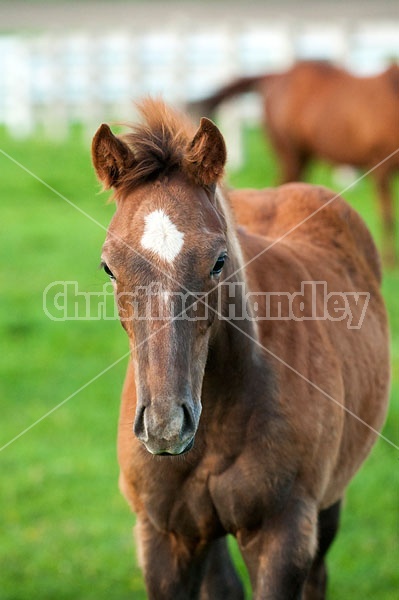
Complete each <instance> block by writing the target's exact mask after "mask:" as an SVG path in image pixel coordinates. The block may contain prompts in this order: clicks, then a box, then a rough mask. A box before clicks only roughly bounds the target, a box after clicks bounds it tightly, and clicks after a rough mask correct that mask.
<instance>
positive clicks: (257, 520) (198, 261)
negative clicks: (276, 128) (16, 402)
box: [92, 100, 389, 600]
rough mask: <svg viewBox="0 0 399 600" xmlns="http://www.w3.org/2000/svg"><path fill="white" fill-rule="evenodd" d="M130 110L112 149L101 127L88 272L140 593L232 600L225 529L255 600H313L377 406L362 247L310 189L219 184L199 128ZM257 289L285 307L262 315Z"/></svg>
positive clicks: (380, 368) (214, 153) (381, 379)
mask: <svg viewBox="0 0 399 600" xmlns="http://www.w3.org/2000/svg"><path fill="white" fill-rule="evenodd" d="M141 112H142V116H143V119H144V122H143V123H142V124H138V125H137V126H135V127H133V128H132V131H131V132H129V133H127V134H125V135H121V136H115V135H114V134H113V133H112V132H111V130H110V129H109V127H108V126H107V125H102V126H101V127H100V128H99V130H98V131H97V133H96V135H95V137H94V140H93V146H92V155H93V162H94V166H95V169H96V172H97V175H98V177H99V179H100V181H101V182H102V183H103V184H104V187H105V188H111V187H112V188H113V190H114V198H115V201H116V212H115V215H114V217H113V219H112V221H111V224H110V226H109V229H108V232H107V237H106V241H105V244H104V247H103V251H102V263H103V266H104V269H105V271H106V272H107V273H108V275H109V276H110V278H111V280H112V282H113V284H114V287H115V293H116V299H117V303H118V309H119V314H120V317H121V322H122V324H123V327H124V328H125V330H126V332H127V334H128V336H129V342H130V348H131V361H130V362H129V366H128V371H127V377H126V381H125V386H124V390H123V398H122V407H121V414H120V422H119V442H118V454H119V463H120V469H121V474H120V486H121V489H122V491H123V493H124V495H125V496H126V498H127V500H128V501H129V503H130V505H131V506H132V508H133V510H134V511H135V512H136V514H137V525H136V533H137V546H138V556H139V562H140V565H141V568H142V569H143V573H144V578H145V583H146V589H147V594H148V598H149V599H150V600H156V599H157V600H158V599H159V600H195V599H196V598H197V599H201V600H206V599H208V600H227V599H228V600H238V599H240V600H241V599H242V598H243V588H242V585H241V582H240V580H239V578H238V576H237V574H236V572H235V570H234V567H233V564H232V561H231V559H230V556H229V552H228V547H227V541H226V535H227V534H232V535H233V536H235V537H236V539H237V541H238V545H239V548H240V551H241V553H242V556H243V558H244V560H245V563H246V565H247V567H248V572H249V577H250V580H251V585H252V589H253V594H254V598H256V599H257V600H261V599H265V598H268V599H270V600H294V599H295V600H299V599H300V598H301V599H306V600H316V599H323V598H325V590H326V578H327V575H326V566H325V562H324V559H325V555H326V552H327V550H328V548H329V546H330V544H331V543H332V541H333V539H334V536H335V533H336V531H337V527H338V519H339V511H340V505H341V501H342V498H343V496H344V493H345V489H346V487H347V485H348V483H349V481H350V480H351V478H352V477H353V476H354V474H355V473H356V471H357V470H358V469H359V467H360V465H361V464H362V462H363V461H364V459H365V458H366V456H367V455H368V453H369V451H370V449H371V447H372V445H373V443H374V442H375V440H376V436H377V434H378V431H379V430H380V428H381V427H382V424H383V422H384V418H385V413H386V408H387V398H388V387H389V358H388V330H387V319H386V313H385V308H384V303H383V300H382V297H381V294H380V281H381V273H380V265H379V258H378V255H377V251H376V248H375V246H374V243H373V241H372V239H371V236H370V234H369V232H368V230H367V228H366V226H365V225H364V223H363V221H362V220H361V218H360V217H359V216H358V214H357V213H356V212H355V211H354V210H353V209H352V208H351V207H350V206H349V205H348V204H346V203H345V201H344V200H343V199H342V198H339V197H338V198H335V199H334V194H333V193H332V192H330V191H329V190H327V189H325V188H322V187H316V186H311V185H308V184H304V183H299V184H288V185H285V186H282V187H280V188H278V189H276V190H264V191H250V190H241V191H237V192H231V193H228V192H227V191H226V190H224V189H223V188H222V187H221V180H222V176H223V169H224V165H225V160H226V149H225V143H224V140H223V137H222V135H221V133H220V132H219V130H218V129H217V127H216V126H215V125H214V124H213V123H212V122H211V121H209V120H208V119H206V118H203V119H201V124H200V127H199V129H198V130H197V131H196V132H195V131H194V130H193V129H192V125H191V123H190V122H189V121H188V120H186V119H185V118H184V117H183V116H181V115H180V114H178V113H176V112H174V111H172V110H171V109H170V108H168V107H167V106H166V105H164V104H163V103H161V102H160V101H153V100H146V101H144V102H143V103H142V104H141ZM233 210H234V212H235V215H236V216H235V217H234V215H233ZM235 218H236V219H237V220H238V222H239V223H241V224H242V226H240V227H238V229H237V228H236V225H235ZM303 282H308V283H309V282H310V283H312V282H319V284H320V282H325V292H326V291H328V293H335V298H336V299H335V300H334V302H332V303H331V302H330V301H329V300H328V301H327V300H326V298H325V297H324V296H323V293H322V289H323V285H324V284H323V285H319V286H318V288H317V290H316V291H315V293H314V297H313V296H312V298H310V297H305V296H306V292H304V295H303V296H300V297H298V294H300V293H301V290H302V285H303ZM270 293H272V294H283V295H284V294H285V297H287V298H288V297H290V298H296V299H297V300H298V299H299V300H300V301H298V302H296V303H295V304H296V308H295V309H294V303H293V304H292V305H291V308H290V307H289V306H288V305H287V304H286V303H285V302H284V301H283V300H282V301H281V302H279V303H278V306H277V307H275V308H277V311H276V312H275V313H274V312H273V310H274V309H273V310H272V313H273V314H271V313H270V312H268V308H267V305H266V303H265V298H266V297H267V296H266V295H267V294H270ZM312 294H313V292H312ZM337 294H338V295H337ZM365 295H366V296H367V298H369V301H368V304H367V303H365V301H364V297H365ZM346 297H347V298H349V297H350V298H351V300H350V302H349V300H348V302H349V305H350V310H349V311H348V310H347V309H348V306H347V304H346V302H347V300H346V299H345V298H346ZM361 298H363V300H361ZM179 299H181V301H180V300H179ZM150 300H151V302H150ZM337 302H338V305H337ZM326 304H327V309H328V311H327V316H326V314H325V309H326ZM148 306H150V310H148ZM243 307H244V308H245V310H243ZM345 307H346V308H345ZM365 308H366V310H365ZM314 310H317V315H316V314H315V313H314ZM343 310H344V311H346V312H345V314H346V315H347V316H348V317H350V318H349V321H348V320H347V319H345V320H343V319H342V311H343ZM292 311H294V312H292ZM320 311H321V312H320ZM323 311H324V312H323ZM331 311H332V314H331V315H330V313H331ZM328 315H330V316H328Z"/></svg>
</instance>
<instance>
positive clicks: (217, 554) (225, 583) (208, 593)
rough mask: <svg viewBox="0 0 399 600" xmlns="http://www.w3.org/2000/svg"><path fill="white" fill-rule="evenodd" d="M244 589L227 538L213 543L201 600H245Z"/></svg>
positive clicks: (209, 553)
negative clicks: (231, 556)
mask: <svg viewBox="0 0 399 600" xmlns="http://www.w3.org/2000/svg"><path fill="white" fill-rule="evenodd" d="M243 599H244V590H243V587H242V584H241V582H240V580H239V578H238V576H237V573H236V571H235V569H234V566H233V563H232V561H231V558H230V553H229V550H228V548H227V539H226V538H220V539H218V540H215V541H214V542H212V543H211V545H210V549H209V552H208V558H207V566H206V571H205V576H204V580H203V582H202V586H201V594H200V600H243Z"/></svg>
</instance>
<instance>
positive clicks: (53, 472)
mask: <svg viewBox="0 0 399 600" xmlns="http://www.w3.org/2000/svg"><path fill="white" fill-rule="evenodd" d="M0 149H2V150H3V151H4V152H6V153H8V154H9V155H10V156H11V157H13V159H14V160H16V161H18V162H19V163H20V164H21V165H23V166H24V167H25V168H27V169H29V170H30V171H31V172H32V173H34V174H35V175H36V176H37V177H39V178H41V179H43V180H44V181H45V182H46V183H47V184H48V185H50V186H51V187H53V188H54V189H55V190H57V191H58V192H59V193H60V194H61V195H63V196H65V197H66V198H68V199H69V200H70V201H71V202H73V203H75V204H76V205H77V206H78V207H79V208H80V209H83V210H85V211H86V212H87V213H89V214H90V215H91V216H92V217H93V218H95V219H96V220H97V221H98V222H99V223H100V224H102V225H103V227H105V228H106V227H107V225H108V223H109V220H110V218H111V215H112V213H113V210H114V208H113V206H112V205H107V204H106V196H105V195H99V194H98V193H97V192H98V191H99V185H98V184H97V182H96V180H95V177H94V173H93V170H92V167H91V163H90V155H89V143H88V142H87V143H83V142H82V136H81V132H80V131H79V130H73V131H71V134H70V136H69V139H68V140H67V141H66V142H65V141H64V142H63V143H59V144H57V143H55V142H49V141H44V140H43V139H42V138H41V137H34V138H32V139H29V140H25V141H23V142H18V141H16V140H13V139H10V138H9V137H8V136H7V135H6V133H5V132H4V131H0ZM246 150H247V152H246V156H247V160H246V164H245V165H244V167H243V168H242V169H241V170H240V171H239V172H235V173H232V174H231V175H230V177H229V180H230V183H232V184H233V185H235V186H252V187H263V186H267V185H274V184H275V183H276V180H277V167H276V164H275V161H274V159H273V156H272V154H271V152H270V150H269V149H268V148H267V147H266V146H265V143H264V138H263V135H262V133H261V132H260V131H258V130H255V129H254V130H250V131H248V132H247V136H246ZM0 170H1V180H0V181H1V184H0V185H1V186H2V190H3V192H2V199H1V208H0V215H1V225H2V235H1V237H0V253H1V265H2V269H1V275H0V276H1V289H2V295H1V304H0V330H1V339H2V343H3V351H2V361H1V366H0V369H1V379H0V385H1V388H0V389H1V396H0V398H1V400H0V403H1V430H0V447H3V446H4V445H5V444H7V443H8V442H9V441H10V440H12V439H13V438H14V437H15V436H17V435H18V434H19V433H20V432H22V431H23V430H25V428H27V427H29V426H30V425H31V424H32V423H34V422H36V421H37V420H38V419H40V418H41V417H42V416H43V415H45V414H46V413H47V412H48V411H50V410H52V409H53V408H54V407H55V406H56V405H58V404H59V403H61V402H62V401H63V400H65V399H66V398H68V397H69V396H70V395H71V394H73V393H74V392H75V391H76V390H78V389H79V388H81V387H82V386H84V385H85V384H86V383H87V382H88V381H90V380H91V379H92V378H93V377H95V376H96V375H97V374H99V373H100V372H101V371H102V370H103V369H106V368H107V367H108V366H109V365H110V364H111V363H113V362H115V361H117V360H118V359H120V358H121V357H122V356H123V355H124V354H125V353H126V352H127V350H128V345H127V339H125V334H124V332H123V330H122V328H121V326H120V325H119V324H118V323H117V322H116V321H103V320H102V321H65V322H54V321H51V320H50V319H48V318H47V317H46V316H45V314H44V312H43V307H42V303H43V302H42V294H43V290H44V288H45V287H46V286H47V285H48V284H49V283H51V282H52V281H77V282H78V283H79V290H80V291H101V289H102V286H103V283H104V282H105V281H106V279H105V276H104V274H103V273H102V272H101V271H99V270H98V268H97V267H98V263H99V258H100V249H101V245H102V242H103V239H104V235H105V232H104V230H102V229H101V227H99V226H97V225H95V224H94V223H93V222H91V221H90V220H88V219H87V218H85V217H84V216H83V215H82V214H80V213H79V212H78V211H77V210H75V209H74V208H73V207H71V206H70V205H69V204H68V203H67V202H65V200H63V199H62V198H61V197H60V196H58V195H57V194H56V193H54V191H52V190H50V189H49V188H48V187H46V186H45V185H43V184H42V183H41V182H40V181H39V180H37V179H35V178H34V177H33V176H32V175H31V174H29V173H28V172H26V171H24V170H23V169H22V168H21V167H20V166H18V165H17V164H15V163H14V162H12V161H11V160H10V159H9V158H7V157H6V156H5V155H4V154H0ZM308 179H309V180H311V181H314V182H317V183H323V184H325V185H327V186H330V187H333V188H334V189H336V190H337V191H339V185H337V183H336V182H335V180H334V178H333V173H332V171H331V170H330V168H329V167H327V166H325V165H320V164H318V165H315V166H314V167H313V168H312V169H311V172H310V174H309V177H308ZM397 195H398V194H397V187H396V197H397ZM345 198H346V199H347V200H348V201H349V202H350V203H351V204H352V205H353V206H354V207H355V208H357V210H358V211H359V212H360V213H361V214H362V216H363V217H364V219H365V220H366V222H367V223H368V225H369V227H370V228H371V230H372V232H373V234H374V236H375V237H376V239H377V241H378V243H379V242H380V236H379V220H378V212H377V210H376V200H375V196H374V190H373V188H372V183H371V182H370V181H369V180H368V179H363V180H361V181H360V182H359V183H358V184H357V185H356V186H355V187H354V188H353V189H351V190H349V191H347V192H346V193H345ZM398 290H399V273H398V271H396V272H395V271H387V272H385V275H384V284H383V292H384V296H385V298H386V302H387V306H388V310H389V316H390V321H391V327H392V364H393V381H392V396H391V407H390V413H389V417H388V420H387V423H386V426H385V428H384V432H383V433H384V435H385V436H386V437H387V438H389V439H391V440H392V441H393V442H394V443H396V444H398V443H399V431H398V417H399V307H398ZM126 364H127V358H124V359H123V360H121V361H120V362H119V363H118V364H117V365H116V366H115V367H113V368H112V369H110V370H109V371H108V372H106V373H105V374H104V375H102V376H101V377H100V378H98V379H96V380H95V381H93V382H92V383H91V384H90V385H88V386H87V387H85V388H84V389H82V391H80V392H79V393H77V394H76V395H75V396H74V397H72V398H71V399H70V400H69V401H67V402H66V403H65V404H64V405H63V406H61V407H60V408H59V409H58V410H56V411H54V412H53V413H52V414H50V415H49V416H48V417H47V418H45V419H43V420H42V421H41V422H39V423H38V424H37V425H36V426H35V427H34V428H32V429H31V430H29V431H28V432H27V433H26V434H25V435H23V436H21V437H20V438H19V439H17V440H16V441H15V442H14V443H12V444H10V445H9V446H7V447H6V448H4V449H3V450H2V451H1V452H0V469H1V474H2V477H1V482H2V483H1V488H0V532H1V534H0V599H1V600H27V599H31V598H40V599H41V600H50V599H54V598H57V599H58V600H64V599H65V600H67V599H68V600H76V599H81V598H82V599H85V600H91V599H93V600H94V599H96V600H101V599H104V600H105V598H107V599H108V598H112V599H116V600H119V599H124V598H126V599H127V598H134V599H135V600H136V599H137V600H141V599H144V598H145V597H146V596H145V591H144V587H143V583H142V578H141V574H140V572H139V570H138V568H137V566H136V559H135V555H134V549H133V539H132V535H131V527H132V525H133V523H134V518H133V516H132V515H131V513H130V511H129V509H128V507H127V505H126V503H125V501H124V500H123V498H122V497H121V495H120V493H119V491H118V488H117V478H118V467H117V460H116V449H115V446H116V430H117V419H118V410H119V396H120V392H121V388H122V383H123V378H124V371H125V368H126ZM397 461H398V453H397V451H395V450H394V448H393V447H391V446H390V445H389V444H387V443H386V442H384V441H383V440H379V442H378V443H377V445H376V447H375V448H374V450H373V452H372V455H371V456H370V458H369V460H368V461H367V463H366V465H365V466H364V467H363V469H362V471H361V472H360V474H359V475H358V476H357V477H356V479H355V480H354V481H353V483H352V484H351V486H350V488H349V491H348V494H347V499H346V506H345V509H344V512H343V518H342V526H341V532H340V535H339V536H338V538H337V542H336V544H335V546H334V547H333V550H332V552H331V554H330V559H329V565H330V573H331V580H330V586H329V592H330V594H329V598H330V599H339V600H342V599H347V598H350V599H351V600H364V599H365V598H372V599H373V600H379V599H381V600H393V599H394V598H395V599H396V598H397V590H398V588H399V574H398V569H397V560H398V497H399V494H398V487H399V486H398V483H399V480H398V472H397V471H398V469H397V466H398V462H397ZM232 546H233V551H234V553H235V559H236V561H237V563H238V565H239V568H240V570H241V571H242V572H243V573H244V577H246V574H245V571H244V569H243V566H242V563H241V562H240V558H239V557H238V553H237V551H236V548H235V546H234V543H233V542H232ZM246 584H247V589H248V580H247V579H246Z"/></svg>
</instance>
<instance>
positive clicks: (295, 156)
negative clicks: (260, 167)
mask: <svg viewBox="0 0 399 600" xmlns="http://www.w3.org/2000/svg"><path fill="white" fill-rule="evenodd" d="M271 141H272V144H273V147H274V151H275V153H276V155H277V160H278V163H279V168H280V178H279V183H280V184H283V183H290V182H291V181H302V180H303V179H304V171H305V169H306V166H307V164H308V162H309V158H310V157H309V155H308V154H307V153H306V152H304V151H302V150H300V149H299V148H296V147H295V146H294V145H293V144H292V145H288V144H287V143H286V142H282V141H281V140H280V139H279V138H273V137H272V136H271Z"/></svg>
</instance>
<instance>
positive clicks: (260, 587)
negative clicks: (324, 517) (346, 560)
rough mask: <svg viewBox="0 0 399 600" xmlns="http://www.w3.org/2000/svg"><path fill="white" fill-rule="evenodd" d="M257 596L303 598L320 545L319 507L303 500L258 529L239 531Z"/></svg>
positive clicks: (256, 599) (283, 599)
mask: <svg viewBox="0 0 399 600" xmlns="http://www.w3.org/2000/svg"><path fill="white" fill-rule="evenodd" d="M237 540H238V544H239V546H240V550H241V553H242V555H243V558H244V560H245V563H246V565H247V567H248V572H249V576H250V579H251V585H252V589H253V598H254V600H301V599H302V591H303V588H304V584H305V580H306V577H307V575H308V572H309V569H310V566H311V564H312V560H313V557H314V555H315V552H316V546H317V510H316V508H315V507H313V506H312V505H309V504H306V503H303V502H301V501H298V502H295V503H294V505H291V507H290V508H287V510H285V511H284V513H281V514H280V515H277V516H274V517H273V518H271V519H270V520H269V521H268V522H265V523H264V524H263V526H262V528H261V529H259V530H257V531H245V530H242V531H239V532H238V534H237Z"/></svg>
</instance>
